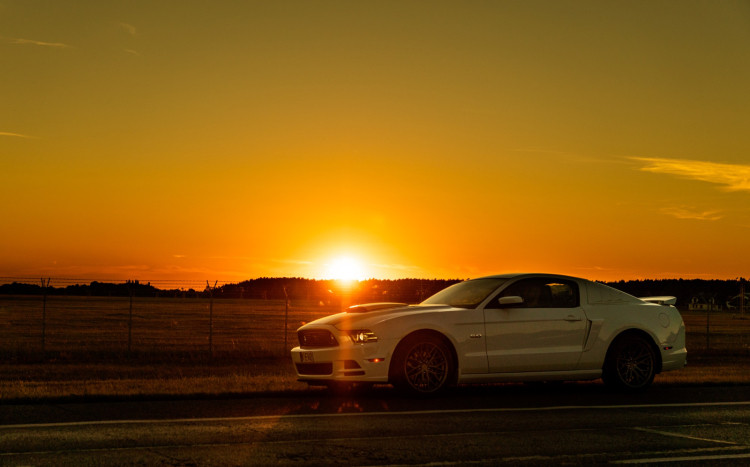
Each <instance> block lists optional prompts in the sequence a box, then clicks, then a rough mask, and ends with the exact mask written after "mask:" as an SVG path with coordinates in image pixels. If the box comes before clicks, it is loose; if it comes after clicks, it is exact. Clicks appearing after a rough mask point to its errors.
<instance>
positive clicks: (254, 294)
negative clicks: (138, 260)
mask: <svg viewBox="0 0 750 467" xmlns="http://www.w3.org/2000/svg"><path fill="white" fill-rule="evenodd" d="M739 281H744V279H737V280H719V279H713V280H706V279H646V280H630V281H625V280H621V281H616V282H603V283H604V284H606V285H609V286H610V287H614V288H616V289H618V290H622V291H623V292H627V293H629V294H631V295H635V296H636V297H644V296H654V295H671V296H675V297H677V304H678V306H684V307H686V306H687V305H688V304H689V303H690V302H691V301H692V300H694V299H696V298H697V299H698V300H700V301H705V302H709V301H711V300H713V301H714V302H715V303H725V302H727V301H729V300H731V299H732V298H733V297H737V296H738V294H739V290H740V287H739ZM457 282H460V280H459V279H395V280H387V279H369V280H364V281H354V282H344V281H337V280H316V279H305V278H300V277H282V278H275V277H261V278H258V279H250V280H246V281H242V282H238V283H228V284H223V285H221V286H218V287H211V286H210V284H208V283H207V285H206V287H205V288H203V289H200V290H196V289H195V288H187V289H186V288H184V287H181V288H171V289H170V288H159V287H156V286H154V285H152V284H151V283H141V282H139V281H137V280H134V281H126V282H125V283H108V282H97V281H93V282H91V283H90V284H74V285H68V286H65V287H54V286H50V287H42V286H41V285H38V284H29V283H23V282H13V283H11V284H4V285H0V295H42V294H46V295H60V296H62V295H67V296H95V297H130V296H133V297H178V298H208V297H212V298H218V299H225V298H231V299H256V300H257V299H261V300H313V301H318V302H322V303H332V302H338V301H341V300H345V301H347V302H349V303H351V304H355V303H371V302H403V303H419V302H421V301H422V300H424V299H426V298H427V297H429V296H430V295H432V294H434V293H436V292H438V291H440V290H442V289H444V288H445V287H448V286H449V285H452V284H455V283H457ZM748 292H750V290H748Z"/></svg>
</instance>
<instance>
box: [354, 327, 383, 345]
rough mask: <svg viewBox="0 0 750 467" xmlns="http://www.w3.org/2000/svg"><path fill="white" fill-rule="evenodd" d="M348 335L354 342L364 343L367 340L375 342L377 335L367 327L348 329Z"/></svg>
mask: <svg viewBox="0 0 750 467" xmlns="http://www.w3.org/2000/svg"><path fill="white" fill-rule="evenodd" d="M349 337H351V338H352V342H354V343H355V344H366V343H367V342H377V341H378V336H376V335H375V333H374V332H372V331H370V330H369V329H357V330H355V331H349Z"/></svg>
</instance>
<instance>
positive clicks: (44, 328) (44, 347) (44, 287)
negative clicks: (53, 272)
mask: <svg viewBox="0 0 750 467" xmlns="http://www.w3.org/2000/svg"><path fill="white" fill-rule="evenodd" d="M49 281H50V278H49V277H48V278H47V281H46V282H45V281H44V278H42V358H45V357H46V355H47V287H49Z"/></svg>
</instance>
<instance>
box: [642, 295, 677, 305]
mask: <svg viewBox="0 0 750 467" xmlns="http://www.w3.org/2000/svg"><path fill="white" fill-rule="evenodd" d="M638 298H640V299H641V300H643V301H644V302H649V303H656V304H657V305H674V304H675V303H677V297H671V296H669V295H665V296H662V297H638Z"/></svg>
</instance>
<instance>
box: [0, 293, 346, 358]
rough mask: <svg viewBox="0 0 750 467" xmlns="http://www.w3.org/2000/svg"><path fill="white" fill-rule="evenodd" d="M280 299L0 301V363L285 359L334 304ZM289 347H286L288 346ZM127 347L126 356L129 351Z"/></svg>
mask: <svg viewBox="0 0 750 467" xmlns="http://www.w3.org/2000/svg"><path fill="white" fill-rule="evenodd" d="M131 309H132V313H131ZM288 310H289V314H288V321H287V322H286V325H285V305H284V302H283V301H280V300H229V299H222V300H214V301H213V303H212V302H211V301H210V300H209V299H197V298H186V299H180V298H134V299H133V302H132V308H131V302H130V299H129V298H120V297H57V296H52V297H47V301H46V305H43V302H42V297H35V296H25V297H7V296H0V359H2V360H16V361H27V360H30V359H31V360H34V359H38V358H39V357H40V356H41V354H42V350H44V354H45V358H44V359H50V358H51V359H56V360H66V361H82V360H85V361H97V360H102V359H104V360H108V359H112V358H113V357H116V358H124V357H131V358H135V357H141V358H147V359H151V360H164V359H168V360H172V359H182V360H185V359H188V360H201V359H203V358H207V357H209V356H211V353H213V356H214V357H216V358H232V357H236V358H239V359H244V358H249V357H252V358H258V357H274V356H276V357H278V356H283V355H286V353H287V350H288V349H285V348H284V335H285V332H286V337H287V342H289V343H293V342H295V341H296V338H297V336H296V332H295V331H296V329H297V328H298V327H299V326H301V325H302V323H305V322H308V321H311V320H314V319H316V318H319V317H321V316H326V315H329V314H331V313H335V312H336V311H338V308H336V306H325V305H321V304H319V303H306V302H291V303H290V305H289V308H288ZM287 347H289V348H291V346H287ZM129 350H130V352H128V351H129Z"/></svg>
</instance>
